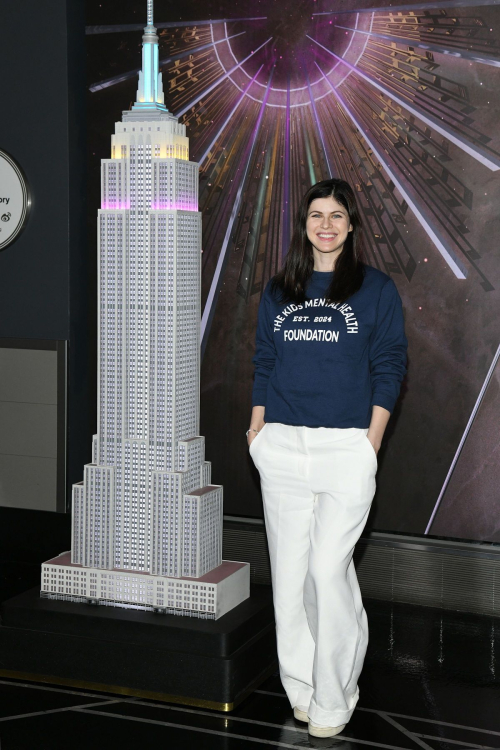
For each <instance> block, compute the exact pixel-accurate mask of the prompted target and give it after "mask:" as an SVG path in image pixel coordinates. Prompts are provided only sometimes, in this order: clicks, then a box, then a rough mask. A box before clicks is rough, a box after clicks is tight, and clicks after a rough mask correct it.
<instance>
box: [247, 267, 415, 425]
mask: <svg viewBox="0 0 500 750" xmlns="http://www.w3.org/2000/svg"><path fill="white" fill-rule="evenodd" d="M365 271H366V274H365V277H364V279H363V284H362V286H361V288H360V289H359V290H358V291H357V292H356V293H355V294H353V295H352V296H351V297H350V298H349V299H348V300H347V302H345V303H341V304H338V303H337V304H335V303H328V302H327V301H326V300H325V299H324V295H325V292H326V290H327V289H328V287H329V285H330V283H331V280H332V277H333V273H334V271H331V272H324V271H313V273H312V276H311V278H310V280H309V282H308V286H307V288H306V296H307V299H306V301H305V302H304V303H303V304H301V305H295V304H293V303H290V304H286V303H280V302H279V301H278V300H279V292H276V294H274V295H273V293H272V292H271V281H270V282H269V283H268V285H267V286H266V289H265V291H264V294H263V296H262V299H261V302H260V306H259V316H258V323H257V335H256V348H255V356H254V358H253V363H254V365H255V380H254V387H253V394H252V405H253V406H265V416H264V419H265V421H266V422H281V423H282V424H289V425H304V426H306V427H343V428H347V427H360V428H366V427H369V426H370V420H371V413H372V406H374V405H378V406H383V407H384V409H387V410H388V411H389V412H392V411H393V409H394V404H395V402H396V399H397V397H398V395H399V391H400V388H401V381H402V380H403V377H404V375H405V373H406V363H407V359H406V351H407V347H408V341H407V339H406V336H405V331H404V318H403V309H402V305H401V298H400V296H399V293H398V290H397V288H396V285H395V284H394V282H393V281H392V279H391V278H390V277H389V276H387V274H385V273H383V272H382V271H379V270H378V269H376V268H373V267H372V266H366V265H365Z"/></svg>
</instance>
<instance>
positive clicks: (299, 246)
mask: <svg viewBox="0 0 500 750" xmlns="http://www.w3.org/2000/svg"><path fill="white" fill-rule="evenodd" d="M330 196H331V197H332V198H334V199H335V200H336V201H337V202H338V203H340V204H341V205H342V206H344V208H345V209H346V210H347V213H348V214H349V221H350V223H351V224H352V231H351V232H349V233H348V235H347V239H346V241H345V243H344V247H343V248H342V252H341V253H340V255H339V256H338V258H337V260H336V262H335V273H334V274H333V279H332V283H331V284H330V286H329V287H328V290H327V292H326V297H327V298H328V300H329V301H330V302H345V301H346V300H347V299H348V297H351V296H352V295H353V294H354V293H355V292H357V291H358V289H359V288H360V287H361V285H362V283H363V278H364V274H365V271H364V267H363V260H364V258H363V247H362V244H363V241H362V236H361V219H360V217H359V212H358V207H357V205H356V198H355V197H354V191H353V189H352V188H351V186H350V185H349V183H347V182H345V180H338V179H333V178H332V179H331V180H323V181H322V182H317V183H316V185H313V186H312V187H310V188H309V190H308V191H307V193H306V194H305V195H304V197H303V198H302V201H301V203H300V206H299V210H298V212H297V218H296V220H295V227H294V231H293V235H292V240H291V242H290V249H289V251H288V255H287V256H286V260H285V264H284V266H283V268H282V269H281V271H279V273H278V274H277V275H276V276H275V277H274V279H273V282H272V290H273V291H277V292H279V297H280V299H281V301H282V302H295V303H296V304H297V303H301V302H304V300H305V299H306V285H307V282H308V281H309V278H310V277H311V274H312V272H313V267H314V258H313V252H312V246H311V243H310V242H309V240H308V238H307V232H306V221H307V212H308V210H309V206H310V205H311V203H312V202H313V201H314V200H316V198H329V197H330Z"/></svg>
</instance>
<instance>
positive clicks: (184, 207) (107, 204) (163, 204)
mask: <svg viewBox="0 0 500 750" xmlns="http://www.w3.org/2000/svg"><path fill="white" fill-rule="evenodd" d="M101 209H105V210H108V211H123V210H128V209H130V201H126V202H123V203H118V201H103V202H102V203H101ZM151 210H152V211H197V210H198V206H197V204H196V203H193V201H188V200H187V201H185V202H183V201H180V202H177V203H169V202H168V201H158V202H156V203H152V204H151Z"/></svg>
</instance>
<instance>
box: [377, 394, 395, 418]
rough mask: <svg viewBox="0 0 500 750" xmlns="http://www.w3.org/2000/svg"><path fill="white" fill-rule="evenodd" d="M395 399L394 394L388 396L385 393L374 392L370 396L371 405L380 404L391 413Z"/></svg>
mask: <svg viewBox="0 0 500 750" xmlns="http://www.w3.org/2000/svg"><path fill="white" fill-rule="evenodd" d="M395 404H396V399H395V398H394V396H389V395H388V394H387V393H374V394H373V396H372V406H382V407H383V408H384V409H387V411H388V412H390V413H391V414H392V412H393V411H394V406H395Z"/></svg>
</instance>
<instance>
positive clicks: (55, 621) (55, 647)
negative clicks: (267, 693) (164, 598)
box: [0, 586, 277, 711]
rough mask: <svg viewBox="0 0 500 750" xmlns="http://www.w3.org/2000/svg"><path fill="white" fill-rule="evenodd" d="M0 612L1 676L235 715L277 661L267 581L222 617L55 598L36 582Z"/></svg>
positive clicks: (0, 608)
mask: <svg viewBox="0 0 500 750" xmlns="http://www.w3.org/2000/svg"><path fill="white" fill-rule="evenodd" d="M0 615H1V618H2V627H0V665H1V666H0V676H3V677H12V678H16V679H24V680H32V681H36V682H46V683H51V684H59V685H71V686H74V687H80V688H87V689H91V690H94V691H103V692H108V693H117V694H121V695H135V696H140V697H144V698H151V699H154V700H159V701H168V702H172V703H182V704H187V705H193V706H203V707H205V708H213V709H216V710H219V711H231V710H232V709H233V708H234V707H235V706H236V705H237V704H238V703H239V702H240V701H241V700H243V699H244V698H245V697H246V696H247V695H248V694H249V693H250V692H251V691H252V690H253V689H255V688H256V687H258V685H259V684H260V683H261V682H263V681H264V680H265V679H266V678H267V677H268V676H269V674H270V673H271V672H272V671H273V670H274V669H276V664H277V661H276V659H277V657H276V636H275V625H274V612H273V605H272V594H271V590H270V588H269V587H267V586H256V587H254V588H253V589H252V595H251V596H250V598H249V599H247V600H246V601H244V602H243V603H242V604H240V605H239V606H237V607H235V608H234V609H232V610H231V612H229V613H228V614H227V615H225V616H224V617H222V618H220V619H219V620H201V619H197V618H192V617H176V616H174V615H169V614H165V615H162V616H159V615H158V614H156V613H153V612H145V611H139V610H130V609H121V608H114V607H113V608H111V607H109V608H108V607H95V606H90V605H82V604H79V603H74V602H64V601H54V600H51V599H45V598H41V597H40V590H39V589H38V588H36V589H31V590H30V591H27V592H25V593H24V594H21V595H19V596H16V597H14V598H12V599H9V600H8V601H5V602H3V604H2V605H0Z"/></svg>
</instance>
